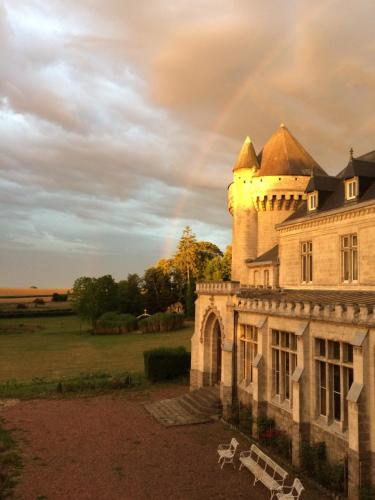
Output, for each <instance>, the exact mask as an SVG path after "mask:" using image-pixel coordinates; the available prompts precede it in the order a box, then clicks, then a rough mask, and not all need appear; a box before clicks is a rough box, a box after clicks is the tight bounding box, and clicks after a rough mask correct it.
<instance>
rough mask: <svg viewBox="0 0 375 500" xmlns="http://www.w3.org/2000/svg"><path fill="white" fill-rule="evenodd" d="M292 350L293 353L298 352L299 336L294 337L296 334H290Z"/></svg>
mask: <svg viewBox="0 0 375 500" xmlns="http://www.w3.org/2000/svg"><path fill="white" fill-rule="evenodd" d="M290 349H291V350H292V351H296V350H297V336H296V335H294V333H291V334H290Z"/></svg>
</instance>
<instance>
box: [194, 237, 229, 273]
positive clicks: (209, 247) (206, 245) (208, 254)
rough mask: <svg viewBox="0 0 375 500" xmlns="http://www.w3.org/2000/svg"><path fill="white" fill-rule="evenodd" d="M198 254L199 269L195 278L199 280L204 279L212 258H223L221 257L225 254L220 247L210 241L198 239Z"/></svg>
mask: <svg viewBox="0 0 375 500" xmlns="http://www.w3.org/2000/svg"><path fill="white" fill-rule="evenodd" d="M196 254H197V270H196V275H195V278H196V279H197V280H201V279H204V277H205V270H206V267H207V266H208V265H209V263H210V262H211V261H212V260H214V259H218V258H219V259H220V260H221V257H222V256H223V253H222V251H221V250H220V248H219V247H218V246H216V245H215V244H214V243H211V242H210V241H197V243H196Z"/></svg>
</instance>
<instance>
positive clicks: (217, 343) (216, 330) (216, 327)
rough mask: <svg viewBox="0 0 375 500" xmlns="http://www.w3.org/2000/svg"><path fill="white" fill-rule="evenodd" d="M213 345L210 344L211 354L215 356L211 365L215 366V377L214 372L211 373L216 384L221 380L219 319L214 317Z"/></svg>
mask: <svg viewBox="0 0 375 500" xmlns="http://www.w3.org/2000/svg"><path fill="white" fill-rule="evenodd" d="M213 344H214V345H213V346H212V350H213V352H212V355H213V357H216V360H213V361H214V362H213V366H214V367H215V368H216V377H215V373H213V374H212V375H213V378H214V382H215V383H216V384H220V382H221V361H222V359H221V328H220V323H219V320H218V319H216V321H215V324H214V332H213Z"/></svg>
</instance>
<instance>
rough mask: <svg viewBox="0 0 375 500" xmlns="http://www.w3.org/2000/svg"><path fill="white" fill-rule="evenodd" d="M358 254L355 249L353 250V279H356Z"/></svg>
mask: <svg viewBox="0 0 375 500" xmlns="http://www.w3.org/2000/svg"><path fill="white" fill-rule="evenodd" d="M357 259H358V256H357V250H353V277H352V279H353V280H358V260H357Z"/></svg>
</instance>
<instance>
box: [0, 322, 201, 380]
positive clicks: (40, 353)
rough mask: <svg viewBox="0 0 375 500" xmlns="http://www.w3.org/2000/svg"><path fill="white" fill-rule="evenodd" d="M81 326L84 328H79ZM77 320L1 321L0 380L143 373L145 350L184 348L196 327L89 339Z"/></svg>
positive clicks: (187, 346)
mask: <svg viewBox="0 0 375 500" xmlns="http://www.w3.org/2000/svg"><path fill="white" fill-rule="evenodd" d="M80 327H81V329H80ZM87 329H88V325H85V324H82V325H81V324H80V321H79V319H78V318H77V317H76V316H68V317H52V318H37V319H35V318H22V319H0V382H4V381H6V380H11V379H16V380H19V381H27V380H31V379H33V378H37V377H46V378H57V377H70V376H75V375H79V374H80V373H87V372H92V371H97V370H105V371H109V372H112V373H117V372H121V371H141V372H143V351H144V350H146V349H151V348H153V347H159V346H165V347H167V346H168V347H175V346H179V345H183V346H185V347H186V348H187V349H188V350H189V351H190V338H191V336H192V334H193V325H192V323H190V324H189V325H188V326H187V327H185V328H184V329H182V330H179V331H176V332H167V333H158V334H155V333H149V334H143V335H142V334H139V333H132V334H126V335H108V336H104V335H90V334H89V333H88V332H87Z"/></svg>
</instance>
